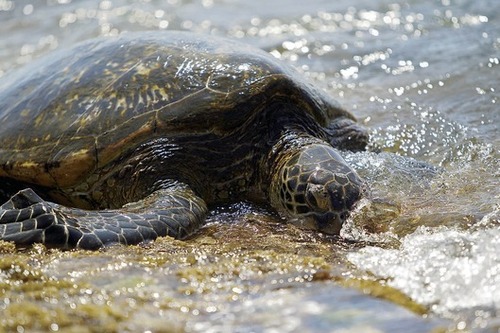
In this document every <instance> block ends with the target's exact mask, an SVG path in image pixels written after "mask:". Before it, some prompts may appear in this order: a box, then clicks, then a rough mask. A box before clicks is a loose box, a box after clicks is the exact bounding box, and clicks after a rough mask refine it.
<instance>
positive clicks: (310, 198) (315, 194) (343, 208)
mask: <svg viewBox="0 0 500 333" xmlns="http://www.w3.org/2000/svg"><path fill="white" fill-rule="evenodd" d="M363 188H364V185H363V181H362V180H361V178H360V177H359V176H358V175H357V174H356V172H355V171H354V170H352V169H351V168H350V167H349V166H348V165H347V163H346V162H345V161H344V159H343V158H342V157H341V156H340V155H339V154H338V153H337V152H336V150H335V149H334V148H332V147H331V146H328V145H326V144H312V145H308V146H306V147H303V148H301V149H300V150H299V151H296V152H295V153H293V154H290V156H289V157H288V158H286V159H285V160H284V161H283V163H282V164H281V167H279V168H278V169H277V170H276V173H275V175H274V180H273V182H272V184H271V203H272V204H273V205H274V206H275V207H276V208H278V210H280V211H281V212H284V213H285V215H287V217H289V220H290V221H291V222H292V223H294V224H296V225H298V226H300V227H302V228H306V229H314V230H318V231H320V232H324V233H326V234H335V235H337V234H339V232H340V229H341V227H342V224H343V223H344V221H345V220H346V219H347V217H348V216H349V212H350V210H351V209H352V208H353V206H354V204H355V203H356V202H357V201H358V200H359V199H360V198H361V195H362V192H363Z"/></svg>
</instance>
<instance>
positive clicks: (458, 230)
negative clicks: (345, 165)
mask: <svg viewBox="0 0 500 333" xmlns="http://www.w3.org/2000/svg"><path fill="white" fill-rule="evenodd" d="M0 22H2V24H1V25H0V76H1V78H0V80H6V79H8V76H9V73H10V72H11V71H13V70H15V68H17V67H20V66H22V65H23V64H26V63H29V62H30V61H31V60H32V59H34V58H37V57H39V56H41V55H43V54H47V53H49V52H50V51H51V50H53V49H56V48H62V47H69V46H71V45H73V44H74V43H76V42H78V41H81V40H84V39H88V38H91V37H94V36H100V35H114V34H118V33H120V32H122V31H132V30H133V31H136V30H151V29H182V30H190V31H197V32H201V33H207V34H213V35H221V36H229V37H233V38H237V39H241V40H242V41H244V42H247V43H250V44H253V45H255V46H258V47H261V48H264V49H265V50H267V51H269V52H270V53H271V54H273V55H274V56H276V57H278V58H281V59H282V60H283V61H285V62H287V63H289V64H291V65H292V66H295V67H296V68H297V69H298V70H299V71H301V72H302V73H303V75H304V76H306V77H308V78H309V79H310V80H312V81H313V82H314V83H315V84H317V85H319V86H320V87H322V88H324V89H325V90H327V91H328V92H329V93H331V94H332V95H333V96H334V97H335V98H337V99H338V100H339V101H340V102H341V103H342V104H343V105H345V106H346V107H347V108H348V109H350V110H352V111H353V112H354V113H355V114H356V115H357V116H358V118H359V119H360V121H361V122H362V123H364V124H366V125H367V126H369V127H370V128H371V129H372V142H371V149H372V150H374V151H375V150H377V151H378V150H381V151H383V152H390V153H396V154H398V155H401V156H404V157H405V159H403V160H402V159H400V158H398V157H397V156H395V155H392V154H385V153H383V154H374V153H371V152H366V153H361V154H346V156H345V157H346V159H347V160H348V161H350V162H351V163H352V164H353V165H354V166H355V167H356V168H357V169H358V170H359V172H360V174H362V175H363V176H364V177H365V179H367V181H368V183H369V184H370V197H369V199H367V200H364V201H363V203H362V204H361V205H360V207H358V209H357V211H356V212H355V213H354V214H353V217H352V219H351V221H350V222H349V223H348V225H346V226H345V228H344V229H343V231H342V236H343V238H344V240H339V239H332V238H329V237H324V236H321V235H315V234H311V233H307V232H304V231H300V230H297V229H295V228H293V227H291V226H285V225H282V224H280V223H279V221H277V219H276V218H275V217H274V216H272V214H270V213H269V212H266V211H263V210H262V209H259V208H256V207H253V206H251V205H248V204H246V203H242V204H239V205H234V206H231V207H221V209H220V210H219V211H218V212H216V213H214V214H213V215H212V216H211V218H210V223H209V226H208V227H207V228H205V229H204V230H203V231H201V232H200V234H199V235H197V237H195V238H193V239H191V240H189V241H187V242H173V241H171V240H168V239H166V240H160V241H158V242H156V243H153V244H149V245H147V246H145V247H130V248H120V247H117V248H111V249H108V250H106V251H103V252H97V253H87V252H65V253H61V252H59V251H48V250H45V249H43V248H40V247H36V248H34V249H32V250H28V251H26V252H22V253H17V252H14V253H12V251H11V250H9V249H4V250H3V251H4V252H5V253H4V254H0V265H1V269H2V271H1V272H0V311H2V312H3V315H2V316H0V325H1V326H0V327H1V328H0V332H1V331H2V330H5V331H12V330H17V331H47V330H53V331H64V330H71V329H73V330H77V329H78V330H81V331H93V330H99V328H102V327H105V328H107V329H108V330H110V331H145V330H151V331H158V332H160V331H161V332H172V331H195V332H197V331H203V332H235V331H238V332H264V331H265V332H277V331H279V332H294V331H302V332H332V331H333V332H358V331H365V332H399V331H408V332H428V331H431V330H433V329H434V330H449V331H466V332H468V331H472V332H497V331H499V330H500V304H499V300H500V255H499V253H500V230H499V225H500V223H499V220H500V182H499V176H500V174H499V169H500V162H499V158H500V153H499V150H500V135H499V125H498V124H499V122H500V108H499V103H500V87H499V85H498V82H500V67H499V65H500V51H499V49H500V4H499V3H498V1H497V0H481V1H465V0H462V1H453V0H441V1H417V0H415V1H407V2H404V3H396V2H395V1H386V0H376V1H373V0H370V1H335V2H333V1H320V0H314V1H307V2H305V1H304V2H299V1H293V2H292V1H284V0H281V1H252V2H250V1H236V0H235V1H217V0H202V1H181V0H169V1H167V2H164V1H136V2H132V1H126V0H115V1H71V0H59V1H56V0H47V1H43V2H42V1H40V2H34V1H18V0H16V1H8V0H0ZM408 157H411V158H415V159H416V160H418V161H423V162H424V164H422V163H421V162H414V163H412V162H409V161H410V160H408V159H407V158H408ZM425 163H428V164H432V165H434V166H435V168H430V167H428V164H425ZM346 281H347V282H346ZM349 281H351V282H349ZM352 281H355V282H352ZM359 281H364V282H366V281H376V282H377V283H378V285H379V286H380V285H381V286H382V287H385V288H387V289H384V291H383V292H378V291H377V289H376V287H374V285H361V284H360V283H359ZM392 288H394V289H396V290H399V291H401V292H402V293H403V294H402V295H395V292H393V289H392ZM389 295H390V296H389ZM404 295H406V296H408V297H410V298H411V299H412V300H413V301H415V302H416V303H418V304H417V307H415V306H416V305H415V304H412V303H411V302H407V301H405V300H404ZM374 296H379V297H382V298H384V297H385V299H386V300H381V299H380V298H375V297H374ZM387 299H389V300H387ZM418 306H420V307H418ZM423 312H425V313H426V314H425V315H422V313H423ZM89 322H92V323H93V324H92V325H89V324H88V323H89ZM99 331H100V330H99Z"/></svg>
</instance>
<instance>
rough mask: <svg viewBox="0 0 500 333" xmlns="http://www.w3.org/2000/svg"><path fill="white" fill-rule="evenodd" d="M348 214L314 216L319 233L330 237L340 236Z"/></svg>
mask: <svg viewBox="0 0 500 333" xmlns="http://www.w3.org/2000/svg"><path fill="white" fill-rule="evenodd" d="M346 215H347V214H346V213H336V212H326V213H324V214H314V217H313V218H314V219H315V222H316V228H317V230H318V231H319V232H322V233H325V234H328V235H338V234H339V233H340V229H342V225H343V224H344V221H345V217H346Z"/></svg>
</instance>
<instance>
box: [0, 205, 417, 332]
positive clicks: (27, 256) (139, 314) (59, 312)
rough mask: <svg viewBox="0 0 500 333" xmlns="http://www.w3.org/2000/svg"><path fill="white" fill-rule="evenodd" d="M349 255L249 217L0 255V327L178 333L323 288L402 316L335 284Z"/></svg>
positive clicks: (376, 290)
mask: <svg viewBox="0 0 500 333" xmlns="http://www.w3.org/2000/svg"><path fill="white" fill-rule="evenodd" d="M359 246H363V244H357V243H352V242H346V241H342V240H341V239H339V238H338V237H332V236H325V235H321V234H318V233H314V232H307V231H304V230H301V229H298V228H296V227H294V226H291V225H287V224H283V223H279V222H276V220H274V219H273V218H270V217H267V216H266V215H262V216H260V215H255V214H249V215H247V216H244V217H243V218H241V219H240V220H239V222H238V223H217V224H209V225H208V226H207V227H205V228H203V229H202V230H201V231H200V232H198V233H197V234H196V235H195V236H194V237H192V238H190V239H188V240H185V241H178V240H174V239H172V238H170V237H162V238H158V239H157V240H156V241H154V242H150V243H146V244H141V245H138V246H111V247H108V248H105V249H103V250H101V251H59V250H52V249H46V248H45V247H43V246H34V247H33V248H31V249H28V250H24V251H20V252H6V253H4V254H0V295H1V299H3V300H4V302H3V305H2V303H1V302H0V307H1V310H2V311H3V313H5V316H3V317H2V318H0V327H4V328H5V329H6V330H8V331H15V330H18V328H24V329H25V330H27V331H49V330H55V329H57V330H58V331H62V332H102V331H106V332H120V331H146V330H149V331H154V332H183V331H185V330H189V329H187V328H188V327H189V325H190V323H193V322H197V321H198V320H201V321H203V320H205V321H207V320H208V321H209V322H210V321H211V320H210V318H212V317H211V316H214V315H216V314H217V313H223V312H224V311H228V309H231V308H233V307H235V306H236V307H241V306H242V304H244V303H245V302H248V301H252V300H255V299H261V298H264V299H265V297H266V295H270V294H274V293H277V294H283V293H284V294H287V293H289V294H291V295H293V294H295V293H296V291H298V292H299V293H300V291H302V290H305V289H304V288H306V289H308V290H311V289H312V290H314V289H317V288H323V286H324V283H323V282H322V281H325V282H327V283H328V281H331V280H335V281H337V282H338V283H339V284H341V285H343V286H346V287H349V288H354V289H358V290H361V291H363V292H364V293H366V294H367V295H372V296H375V297H379V298H385V299H389V300H391V301H392V302H394V303H396V304H400V305H403V306H405V307H409V306H408V305H407V304H406V303H404V302H403V301H402V298H397V297H396V296H394V295H395V294H396V293H395V292H394V290H393V289H392V288H389V287H385V288H384V287H383V286H381V284H380V283H378V284H377V283H372V284H370V283H368V282H360V281H357V282H356V283H355V282H354V280H353V281H350V280H345V279H341V278H336V277H342V276H348V275H349V276H356V273H355V268H354V267H353V266H352V265H351V264H350V262H349V261H348V260H347V258H346V253H347V252H348V251H351V250H353V248H356V247H359ZM414 312H416V313H422V312H419V311H417V310H414ZM0 332H1V331H0Z"/></svg>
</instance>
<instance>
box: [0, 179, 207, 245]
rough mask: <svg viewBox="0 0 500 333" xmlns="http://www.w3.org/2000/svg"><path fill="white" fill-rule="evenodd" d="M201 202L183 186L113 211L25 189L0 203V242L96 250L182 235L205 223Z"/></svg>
mask: <svg viewBox="0 0 500 333" xmlns="http://www.w3.org/2000/svg"><path fill="white" fill-rule="evenodd" d="M206 214H207V207H206V204H205V202H204V201H203V200H202V199H201V198H200V197H198V196H196V195H195V194H194V192H193V191H192V190H191V189H189V188H188V187H187V186H183V187H181V186H175V187H173V188H170V189H163V190H158V191H156V192H154V193H153V194H151V195H150V196H148V197H146V198H144V199H143V200H141V201H138V202H136V203H133V204H128V205H125V206H124V207H122V208H121V209H115V210H101V211H92V210H82V209H78V208H69V207H64V206H60V205H57V204H55V203H52V202H48V201H45V200H43V199H42V198H40V197H39V196H38V195H37V194H36V193H35V192H34V191H33V190H31V189H29V188H28V189H25V190H22V191H20V192H18V193H17V194H15V195H14V196H12V198H11V199H10V200H8V201H7V202H6V203H4V204H3V205H2V206H0V240H4V241H12V242H14V243H15V244H16V245H30V244H33V243H43V244H45V245H47V246H50V247H59V248H66V249H67V248H81V249H98V248H101V247H104V246H106V245H110V244H114V243H120V244H138V243H141V242H144V241H147V240H153V239H156V238H157V237H161V236H167V235H168V236H171V237H174V238H179V239H181V238H185V237H187V236H188V235H190V234H192V233H193V232H194V231H196V230H197V229H198V228H199V227H200V226H201V225H202V224H203V223H204V221H205V216H206Z"/></svg>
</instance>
